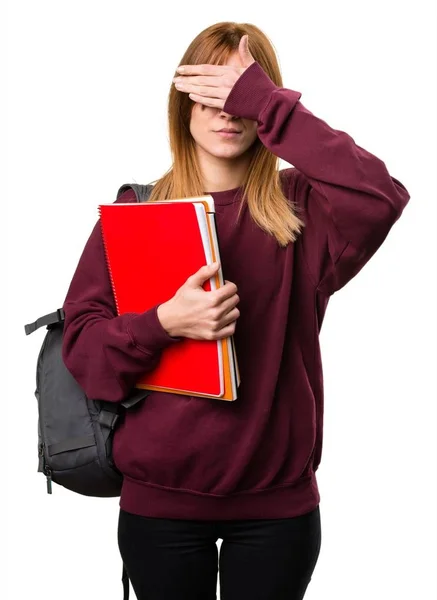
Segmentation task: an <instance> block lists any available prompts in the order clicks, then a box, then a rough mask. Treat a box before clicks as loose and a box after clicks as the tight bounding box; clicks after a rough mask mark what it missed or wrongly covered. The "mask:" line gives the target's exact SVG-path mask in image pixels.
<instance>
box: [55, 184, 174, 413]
mask: <svg viewBox="0 0 437 600" xmlns="http://www.w3.org/2000/svg"><path fill="white" fill-rule="evenodd" d="M116 202H135V195H134V192H133V190H127V191H125V192H124V193H123V194H121V196H120V197H119V198H118V200H117V201H116ZM63 309H64V311H65V321H64V333H63V341H62V358H63V360H64V363H65V366H66V367H67V369H68V370H69V371H70V373H71V374H72V375H73V377H74V378H75V379H76V381H77V382H78V383H79V385H80V386H81V387H82V389H83V390H84V392H85V394H86V395H87V396H88V397H89V398H90V399H94V400H107V401H111V402H117V401H121V400H123V399H124V398H125V397H126V396H127V395H128V393H129V391H130V389H131V388H132V387H133V386H134V384H135V382H136V381H137V379H139V377H140V376H141V375H143V374H144V373H146V372H147V371H151V370H152V369H154V368H155V367H156V366H157V365H158V363H159V360H160V356H161V353H162V350H164V349H165V348H166V347H167V346H169V345H171V344H174V343H176V342H177V341H179V340H180V339H181V338H173V337H171V336H170V335H169V334H168V333H167V332H166V330H165V329H164V328H163V327H162V325H161V322H160V321H159V319H158V316H157V309H158V306H154V307H153V308H151V309H150V310H147V311H145V312H143V313H125V314H122V315H119V316H117V311H116V307H115V301H114V296H113V292H112V287H111V282H110V278H109V273H108V268H107V264H106V258H105V252H104V246H103V240H102V235H101V228H100V221H97V223H96V224H95V226H94V228H93V230H92V232H91V235H90V237H89V238H88V241H87V243H86V245H85V248H84V250H83V252H82V255H81V257H80V259H79V262H78V265H77V268H76V271H75V273H74V275H73V279H72V281H71V283H70V286H69V289H68V292H67V295H66V298H65V301H64V304H63Z"/></svg>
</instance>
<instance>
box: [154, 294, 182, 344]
mask: <svg viewBox="0 0 437 600" xmlns="http://www.w3.org/2000/svg"><path fill="white" fill-rule="evenodd" d="M170 302H171V301H170V300H169V301H168V302H163V303H162V304H160V305H159V306H158V308H157V311H156V314H157V317H158V319H159V322H160V323H161V325H162V327H163V329H165V331H166V332H167V333H168V335H169V336H170V337H180V336H179V332H178V330H177V326H176V323H175V322H174V318H173V314H172V310H171V304H170Z"/></svg>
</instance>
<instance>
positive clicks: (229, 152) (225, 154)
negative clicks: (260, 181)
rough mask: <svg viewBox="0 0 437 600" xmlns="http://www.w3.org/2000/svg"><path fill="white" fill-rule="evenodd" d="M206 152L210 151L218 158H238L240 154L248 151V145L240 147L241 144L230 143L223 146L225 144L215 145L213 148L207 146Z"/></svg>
mask: <svg viewBox="0 0 437 600" xmlns="http://www.w3.org/2000/svg"><path fill="white" fill-rule="evenodd" d="M205 150H206V152H208V153H209V154H212V156H215V157H216V158H228V159H229V158H238V157H239V156H242V155H243V154H244V153H245V152H247V150H248V148H246V147H239V146H234V147H231V146H230V145H229V147H227V148H226V147H223V146H219V147H217V146H214V147H213V148H205Z"/></svg>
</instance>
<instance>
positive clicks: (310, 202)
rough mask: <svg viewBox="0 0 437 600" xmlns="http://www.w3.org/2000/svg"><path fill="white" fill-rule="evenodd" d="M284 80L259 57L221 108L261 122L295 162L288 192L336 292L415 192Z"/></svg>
mask: <svg viewBox="0 0 437 600" xmlns="http://www.w3.org/2000/svg"><path fill="white" fill-rule="evenodd" d="M301 96H302V94H301V93H300V92H297V91H295V90H291V89H286V88H280V87H278V86H276V85H275V84H274V83H273V81H272V80H271V79H270V78H269V77H268V75H267V74H266V73H265V71H264V70H263V69H262V67H261V66H260V65H259V63H257V62H255V63H253V64H252V65H250V67H249V68H248V69H246V71H244V73H243V74H242V75H241V77H240V78H239V79H238V80H237V82H236V83H235V85H234V87H233V88H232V90H231V92H230V94H229V96H228V98H227V100H226V103H225V105H224V107H223V110H224V111H226V112H227V113H229V114H232V115H238V116H240V117H243V118H247V119H252V120H255V121H257V122H258V130H257V133H258V137H259V139H260V140H261V142H262V143H263V145H264V146H265V147H266V148H267V149H268V150H270V151H271V152H272V153H273V154H275V156H277V157H279V158H281V159H283V160H285V161H287V162H288V163H290V164H292V165H294V167H295V169H291V170H290V172H294V174H295V177H292V178H290V179H291V180H294V183H293V182H292V184H291V185H290V186H289V199H290V200H293V201H295V202H296V204H297V205H299V206H301V207H302V208H303V209H304V219H303V220H304V221H305V222H306V227H305V228H304V230H303V233H302V235H301V238H302V240H301V243H302V247H303V253H304V256H305V260H306V263H307V265H308V269H309V271H310V274H311V275H312V278H313V279H314V283H315V285H316V286H317V289H318V291H319V292H321V293H323V294H325V295H328V296H329V295H331V294H333V293H334V292H336V291H337V290H339V289H340V288H342V287H343V286H344V285H345V284H346V283H347V282H348V281H349V280H350V279H352V277H354V276H355V275H356V274H357V273H358V272H359V271H360V270H361V268H362V267H363V266H364V265H365V263H366V262H367V261H368V260H369V259H370V258H371V256H372V255H373V254H374V253H375V252H376V250H377V249H378V248H379V247H380V245H381V244H382V242H383V241H384V239H385V238H386V236H387V234H388V233H389V231H390V229H391V227H392V226H393V225H394V223H395V222H396V221H397V219H398V218H399V217H400V215H401V214H402V211H403V209H404V208H405V206H406V204H407V203H408V201H409V199H410V195H409V193H408V191H407V189H406V188H405V186H404V185H403V184H402V183H401V182H400V181H399V180H397V179H395V178H394V177H391V176H390V174H389V173H388V171H387V168H386V166H385V164H384V162H383V161H382V160H380V159H379V158H377V157H376V156H374V155H373V154H371V153H370V152H368V151H366V150H364V149H363V148H361V147H360V146H358V145H357V144H356V143H355V142H354V140H353V139H352V137H351V136H350V135H348V134H347V133H345V132H344V131H339V130H336V129H333V128H332V127H330V126H329V125H328V124H327V123H326V122H325V121H323V120H322V119H320V118H318V117H316V116H315V115H314V114H313V113H311V112H310V111H309V110H308V109H306V108H305V107H304V106H303V104H302V103H301V102H300V98H301Z"/></svg>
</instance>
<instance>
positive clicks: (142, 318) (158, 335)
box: [127, 304, 182, 353]
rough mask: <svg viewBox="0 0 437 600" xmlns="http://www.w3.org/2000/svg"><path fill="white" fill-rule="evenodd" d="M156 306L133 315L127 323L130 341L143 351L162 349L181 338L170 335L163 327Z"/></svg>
mask: <svg viewBox="0 0 437 600" xmlns="http://www.w3.org/2000/svg"><path fill="white" fill-rule="evenodd" d="M158 306H159V304H157V305H156V306H154V307H153V308H151V309H150V310H147V311H145V312H143V313H141V314H139V315H136V316H134V317H133V318H132V319H131V320H130V321H129V323H128V325H127V329H128V332H129V335H130V336H131V339H132V342H133V343H134V345H135V346H136V347H137V348H139V349H140V350H142V351H143V352H147V353H151V352H156V351H160V350H164V348H167V347H168V346H170V345H172V344H174V343H176V342H180V341H181V340H182V338H181V337H172V336H171V335H169V334H168V333H167V331H166V330H165V329H164V327H163V326H162V324H161V321H160V320H159V318H158Z"/></svg>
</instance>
